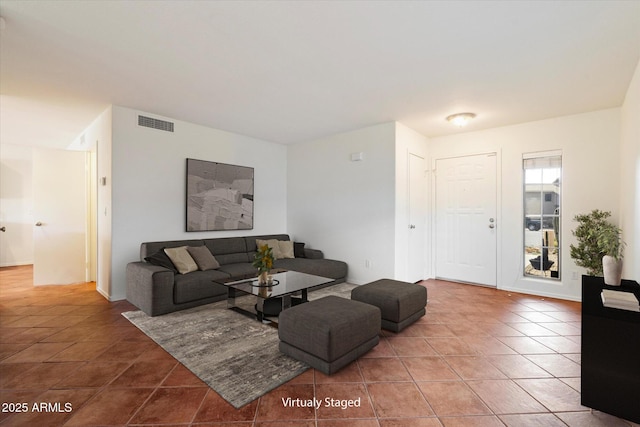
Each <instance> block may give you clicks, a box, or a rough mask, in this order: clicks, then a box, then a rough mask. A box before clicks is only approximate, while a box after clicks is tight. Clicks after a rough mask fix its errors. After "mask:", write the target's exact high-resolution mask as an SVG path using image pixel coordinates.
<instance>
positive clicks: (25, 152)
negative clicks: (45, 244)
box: [0, 144, 34, 267]
mask: <svg viewBox="0 0 640 427" xmlns="http://www.w3.org/2000/svg"><path fill="white" fill-rule="evenodd" d="M32 153H33V149H32V148H31V147H26V146H22V145H14V144H2V146H0V165H1V166H0V227H2V226H4V227H6V231H5V232H4V233H1V232H0V267H7V266H13V265H26V264H32V263H33V224H34V221H33V194H32V193H33V190H32V179H31V176H32V172H33V160H32V155H33V154H32Z"/></svg>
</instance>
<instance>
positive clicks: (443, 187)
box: [434, 154, 498, 286]
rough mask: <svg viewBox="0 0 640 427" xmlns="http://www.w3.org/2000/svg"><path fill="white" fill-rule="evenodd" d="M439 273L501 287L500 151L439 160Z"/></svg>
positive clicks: (437, 200) (437, 166) (437, 228)
mask: <svg viewBox="0 0 640 427" xmlns="http://www.w3.org/2000/svg"><path fill="white" fill-rule="evenodd" d="M435 176H436V178H435V179H436V219H435V234H436V236H435V242H436V246H435V249H434V250H435V258H436V277H439V278H442V279H449V280H455V281H462V282H470V283H477V284H482V285H487V286H496V271H497V232H496V230H497V226H498V224H497V223H496V209H497V208H496V204H497V197H496V156H495V154H486V155H484V154H483V155H474V156H466V157H456V158H451V159H440V160H437V161H436V175H435Z"/></svg>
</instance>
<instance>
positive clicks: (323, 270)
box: [273, 258, 347, 279]
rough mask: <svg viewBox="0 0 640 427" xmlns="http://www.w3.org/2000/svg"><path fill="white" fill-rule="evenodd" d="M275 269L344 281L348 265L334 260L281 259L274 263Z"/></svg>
mask: <svg viewBox="0 0 640 427" xmlns="http://www.w3.org/2000/svg"><path fill="white" fill-rule="evenodd" d="M273 266H274V267H275V268H283V269H285V270H294V271H299V272H300V273H307V274H313V275H315V276H322V277H328V278H330V279H342V278H344V277H346V276H347V264H346V263H344V262H342V261H336V260H332V259H308V258H290V259H279V260H276V261H275V262H274V263H273Z"/></svg>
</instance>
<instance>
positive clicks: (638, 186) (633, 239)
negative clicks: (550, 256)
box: [620, 62, 640, 282]
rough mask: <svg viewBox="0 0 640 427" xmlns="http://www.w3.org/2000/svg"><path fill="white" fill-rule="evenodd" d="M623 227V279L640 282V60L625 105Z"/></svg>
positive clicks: (621, 210) (621, 165)
mask: <svg viewBox="0 0 640 427" xmlns="http://www.w3.org/2000/svg"><path fill="white" fill-rule="evenodd" d="M621 127H622V131H621V144H620V226H621V227H622V232H623V239H624V241H625V242H626V243H627V247H626V250H625V256H624V271H623V275H622V277H623V278H626V279H633V280H636V281H638V282H640V62H639V63H638V65H637V66H636V71H635V73H634V75H633V79H632V80H631V84H630V85H629V89H628V90H627V96H626V98H625V100H624V104H623V105H622V108H621Z"/></svg>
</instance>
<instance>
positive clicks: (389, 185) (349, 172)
mask: <svg viewBox="0 0 640 427" xmlns="http://www.w3.org/2000/svg"><path fill="white" fill-rule="evenodd" d="M394 141H395V123H393V122H390V123H384V124H380V125H375V126H370V127H367V128H364V129H359V130H356V131H353V132H347V133H342V134H339V135H334V136H330V137H327V138H322V139H319V140H315V141H311V142H306V143H300V144H294V145H291V146H289V147H288V157H287V158H288V170H289V176H288V180H287V183H288V187H287V188H288V190H287V191H288V230H289V234H290V235H291V236H292V238H293V239H295V240H297V241H300V242H305V243H306V244H307V245H309V247H312V248H317V249H321V250H322V251H323V252H324V254H325V257H326V258H332V259H338V260H342V261H345V262H346V263H347V264H349V274H348V280H349V282H351V283H356V284H362V283H367V282H370V281H373V280H376V279H380V278H383V277H390V278H392V277H393V276H394V267H395V258H394V256H395V255H394V248H395V237H394V232H395V219H394V218H395V202H394V200H395V194H394V193H395V143H394ZM359 152H362V153H363V156H364V159H363V160H362V161H355V162H354V161H351V154H352V153H359ZM367 261H368V262H369V267H366V265H365V264H366V262H367Z"/></svg>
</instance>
